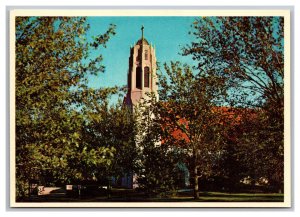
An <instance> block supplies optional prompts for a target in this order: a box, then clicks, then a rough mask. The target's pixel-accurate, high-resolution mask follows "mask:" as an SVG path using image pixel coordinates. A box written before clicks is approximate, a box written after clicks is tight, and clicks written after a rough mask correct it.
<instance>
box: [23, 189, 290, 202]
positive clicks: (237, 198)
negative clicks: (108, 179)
mask: <svg viewBox="0 0 300 217" xmlns="http://www.w3.org/2000/svg"><path fill="white" fill-rule="evenodd" d="M199 196H200V198H199V199H198V200H194V198H193V191H191V190H190V191H185V192H177V193H176V194H173V195H172V194H165V195H160V196H153V197H149V196H146V195H145V193H144V192H138V191H135V190H132V189H113V190H112V192H111V195H110V198H108V197H107V195H102V196H81V197H67V196H66V195H62V194H60V195H47V196H36V197H33V198H30V199H29V200H26V201H28V202H30V201H31V202H283V201H284V195H283V194H278V193H224V192H200V194H199Z"/></svg>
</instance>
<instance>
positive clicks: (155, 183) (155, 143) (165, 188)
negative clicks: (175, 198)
mask: <svg viewBox="0 0 300 217" xmlns="http://www.w3.org/2000/svg"><path fill="white" fill-rule="evenodd" d="M160 105H161V104H160V103H159V102H158V101H157V97H156V96H155V95H154V94H153V93H149V94H148V96H147V97H146V98H145V99H142V100H141V101H140V102H139V104H138V106H136V108H135V119H136V129H137V130H136V132H137V134H136V137H135V141H136V144H137V147H138V158H137V161H136V164H137V169H138V170H136V171H137V175H138V184H139V187H140V188H142V189H144V191H145V192H146V194H147V195H148V196H163V195H165V194H166V193H167V192H169V191H171V192H172V191H174V190H175V189H176V187H178V186H179V183H178V182H179V181H180V180H178V179H179V178H180V175H182V174H180V172H181V171H180V170H179V164H180V162H181V160H182V157H183V154H182V153H181V150H180V148H179V147H176V146H174V145H173V144H172V142H171V139H169V140H165V139H164V138H165V137H164V126H163V122H162V117H161V115H160V114H161V106H160Z"/></svg>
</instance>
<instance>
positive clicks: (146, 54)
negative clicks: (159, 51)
mask: <svg viewBox="0 0 300 217" xmlns="http://www.w3.org/2000/svg"><path fill="white" fill-rule="evenodd" d="M145 60H148V50H145Z"/></svg>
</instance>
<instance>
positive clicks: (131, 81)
mask: <svg viewBox="0 0 300 217" xmlns="http://www.w3.org/2000/svg"><path fill="white" fill-rule="evenodd" d="M141 30H142V37H141V38H140V39H139V40H138V41H137V42H136V44H135V45H134V46H133V47H130V57H129V70H128V77H127V86H128V93H127V95H126V97H125V100H124V101H125V104H126V105H130V106H135V105H137V104H138V102H139V100H140V99H141V98H146V97H147V95H146V93H147V92H153V93H154V94H155V95H156V96H157V99H158V93H157V89H158V87H157V76H156V57H155V49H154V48H153V47H152V45H150V44H149V42H148V41H147V40H146V39H145V38H144V26H142V28H141Z"/></svg>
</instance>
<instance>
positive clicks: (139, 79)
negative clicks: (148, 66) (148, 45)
mask: <svg viewBox="0 0 300 217" xmlns="http://www.w3.org/2000/svg"><path fill="white" fill-rule="evenodd" d="M136 88H139V89H142V68H141V67H137V68H136Z"/></svg>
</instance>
